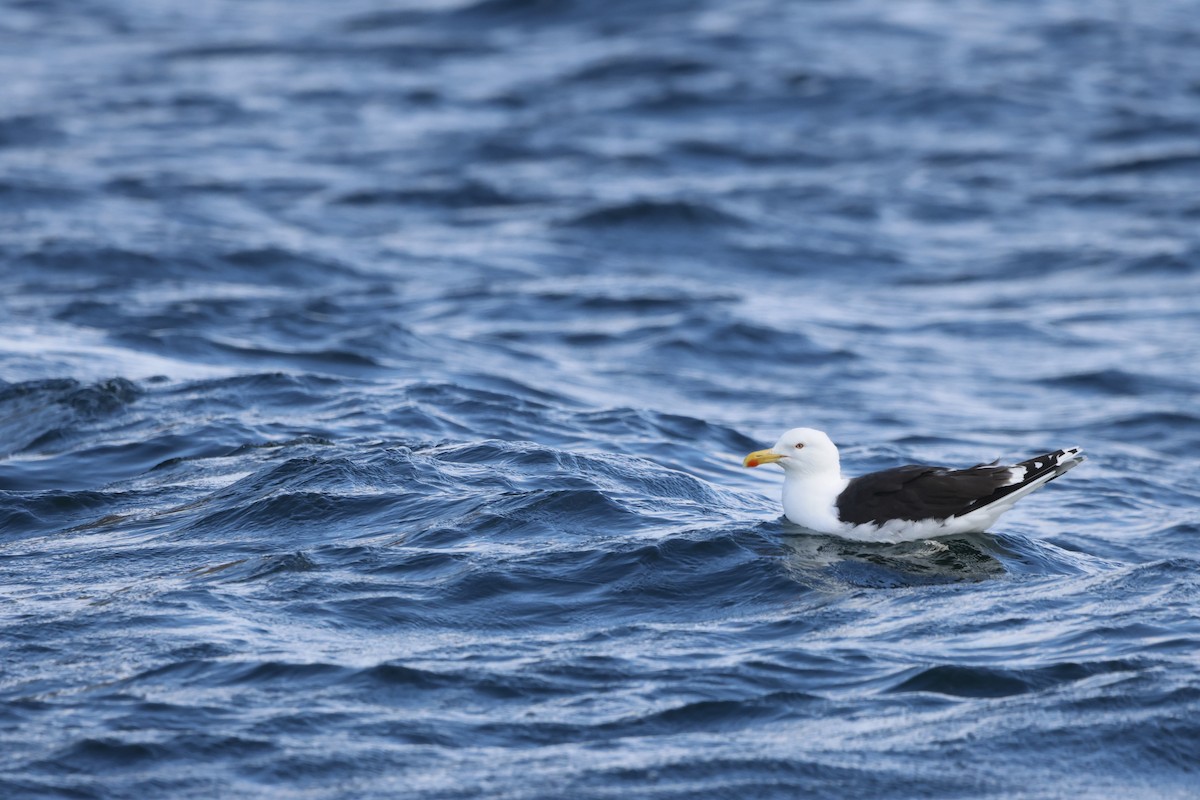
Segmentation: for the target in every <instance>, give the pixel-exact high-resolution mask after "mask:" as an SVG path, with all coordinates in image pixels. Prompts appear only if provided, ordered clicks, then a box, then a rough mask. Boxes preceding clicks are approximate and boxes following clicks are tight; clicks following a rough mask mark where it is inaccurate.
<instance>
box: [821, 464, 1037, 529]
mask: <svg viewBox="0 0 1200 800" xmlns="http://www.w3.org/2000/svg"><path fill="white" fill-rule="evenodd" d="M1010 480H1012V468H1011V467H997V466H994V465H992V464H981V465H979V466H977V467H971V468H970V469H949V468H947V467H926V466H920V465H918V464H909V465H908V466H905V467H896V468H895V469H886V470H884V471H883V472H872V473H871V474H869V475H863V476H862V477H861V478H855V479H853V480H852V481H850V483H849V485H847V486H846V489H845V491H843V492H842V493H841V494H840V495H838V499H837V507H838V516H839V517H840V518H841V520H842V521H843V522H849V523H851V524H853V525H863V524H866V523H868V522H870V523H874V524H876V525H882V524H883V523H885V522H887V521H888V520H892V519H903V520H922V519H949V518H950V517H953V516H957V515H959V514H963V513H966V512H967V511H969V510H971V509H974V508H978V507H980V506H984V505H987V504H988V502H992V499H993V497H994V496H995V495H996V494H997V491H998V490H999V489H1001V488H1007V487H1006V486H1005V485H1006V484H1008V482H1009V481H1010ZM1014 488H1016V487H1015V486H1014ZM1005 494H1007V492H1006V493H1005ZM997 499H998V498H997Z"/></svg>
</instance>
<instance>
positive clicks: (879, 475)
mask: <svg viewBox="0 0 1200 800" xmlns="http://www.w3.org/2000/svg"><path fill="white" fill-rule="evenodd" d="M1083 460H1084V456H1083V451H1082V450H1080V449H1079V448H1078V447H1067V448H1064V449H1062V450H1055V451H1054V452H1052V453H1046V454H1044V455H1040V456H1034V457H1033V458H1031V459H1028V460H1027V461H1022V462H1020V463H1018V464H1012V465H1009V466H1000V465H999V462H998V461H996V462H992V463H991V464H979V465H977V466H974V467H968V468H967V469H952V468H949V467H933V466H925V465H920V464H909V465H907V466H903V467H895V468H893V469H885V470H883V471H882V472H872V473H870V474H867V475H863V476H861V477H858V478H847V477H845V476H843V475H842V469H841V462H840V459H839V457H838V449H837V446H836V445H834V443H833V441H832V440H831V439H830V438H829V436H827V435H826V434H825V433H824V432H822V431H818V430H814V429H813V428H792V429H791V430H790V431H788V432H787V433H785V434H783V436H781V437H780V438H779V441H778V442H776V443H775V446H774V447H772V448H771V449H769V450H758V451H755V452H753V453H751V454H750V455H748V456H746V458H745V459H744V460H743V461H742V465H743V466H746V467H757V466H759V465H761V464H778V465H779V466H781V467H783V473H784V475H783V513H784V516H786V517H787V518H788V519H789V520H790V521H791V522H793V523H794V524H796V525H799V526H800V527H802V528H807V529H808V530H810V531H812V532H815V533H825V534H831V535H834V536H840V537H842V538H844V539H854V540H857V541H863V542H908V541H915V540H917V539H930V538H934V537H937V536H947V535H951V534H960V533H974V532H981V531H985V530H987V529H988V527H989V526H990V525H991V524H992V523H993V522H995V521H996V519H997V517H999V516H1000V515H1001V514H1003V513H1004V512H1005V511H1008V510H1009V509H1010V508H1012V507H1013V505H1014V504H1015V503H1016V502H1017V501H1018V500H1020V499H1021V498H1022V497H1024V496H1025V495H1027V494H1029V493H1030V492H1032V491H1034V490H1036V489H1039V488H1041V487H1042V486H1045V485H1046V484H1047V483H1049V482H1050V481H1052V480H1054V479H1055V478H1057V477H1058V476H1059V475H1062V474H1063V473H1064V472H1066V471H1067V470H1069V469H1071V468H1072V467H1074V466H1076V465H1077V464H1079V463H1080V462H1082V461H1083Z"/></svg>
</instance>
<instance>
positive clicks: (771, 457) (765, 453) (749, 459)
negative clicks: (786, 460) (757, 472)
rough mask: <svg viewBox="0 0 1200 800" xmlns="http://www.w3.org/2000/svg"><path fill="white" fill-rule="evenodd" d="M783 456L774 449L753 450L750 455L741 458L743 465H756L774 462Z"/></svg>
mask: <svg viewBox="0 0 1200 800" xmlns="http://www.w3.org/2000/svg"><path fill="white" fill-rule="evenodd" d="M781 458H783V456H781V455H779V453H776V452H775V451H774V450H755V451H754V452H753V453H751V454H750V455H748V456H746V457H745V458H743V459H742V466H743V467H757V466H758V465H759V464H774V463H775V462H776V461H779V460H780V459H781Z"/></svg>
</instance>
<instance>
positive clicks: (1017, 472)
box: [1004, 467, 1026, 486]
mask: <svg viewBox="0 0 1200 800" xmlns="http://www.w3.org/2000/svg"><path fill="white" fill-rule="evenodd" d="M1025 473H1026V470H1025V468H1024V467H1010V468H1009V470H1008V483H1006V484H1004V485H1005V486H1015V485H1016V484H1018V483H1020V482H1021V481H1023V480H1025Z"/></svg>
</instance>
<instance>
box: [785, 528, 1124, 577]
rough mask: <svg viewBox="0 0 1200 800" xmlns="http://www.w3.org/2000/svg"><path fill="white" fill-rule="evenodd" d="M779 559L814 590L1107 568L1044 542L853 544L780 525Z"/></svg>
mask: <svg viewBox="0 0 1200 800" xmlns="http://www.w3.org/2000/svg"><path fill="white" fill-rule="evenodd" d="M783 527H784V530H783V531H782V533H783V534H784V535H783V536H782V537H781V538H780V541H781V542H782V544H783V546H784V547H785V548H786V550H785V553H784V560H785V563H786V566H787V569H788V571H789V572H790V573H791V575H792V577H793V578H795V580H796V581H797V582H798V583H801V584H804V585H805V586H809V587H811V588H814V589H828V590H835V591H836V590H840V589H845V588H847V587H865V588H898V587H903V586H931V585H939V584H948V583H973V582H979V581H986V580H992V579H995V578H1001V577H1004V576H1006V575H1022V574H1023V575H1030V574H1040V575H1072V574H1076V575H1077V574H1081V573H1090V572H1096V571H1098V570H1100V569H1104V568H1106V567H1111V566H1113V565H1112V564H1111V563H1109V562H1107V561H1104V560H1103V559H1099V558H1096V557H1094V556H1090V555H1087V554H1085V553H1077V552H1072V551H1068V550H1063V549H1062V548H1059V547H1056V546H1054V545H1052V544H1050V543H1048V542H1041V541H1036V540H1033V539H1028V538H1026V537H1024V536H1017V535H1011V534H1002V533H966V534H958V535H955V536H947V537H943V538H938V539H921V540H918V541H913V542H897V543H891V542H886V543H885V542H855V541H850V540H848V539H839V538H838V537H836V536H828V535H825V534H816V533H799V532H798V531H802V530H804V529H803V528H797V527H795V526H791V525H784V526H783Z"/></svg>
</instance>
